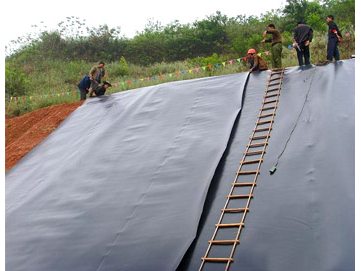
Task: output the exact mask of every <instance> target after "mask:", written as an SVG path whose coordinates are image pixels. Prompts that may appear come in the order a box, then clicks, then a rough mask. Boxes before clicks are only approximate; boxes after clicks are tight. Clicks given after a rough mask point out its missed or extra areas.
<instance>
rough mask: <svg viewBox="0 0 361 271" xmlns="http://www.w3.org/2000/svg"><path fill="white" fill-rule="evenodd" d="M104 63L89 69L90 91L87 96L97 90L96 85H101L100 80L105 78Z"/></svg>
mask: <svg viewBox="0 0 361 271" xmlns="http://www.w3.org/2000/svg"><path fill="white" fill-rule="evenodd" d="M104 67H105V63H104V62H103V61H100V62H99V64H98V65H95V66H93V67H92V68H91V70H90V72H89V78H90V80H91V91H90V94H89V96H90V97H91V96H92V95H93V92H94V91H95V90H96V89H97V87H98V85H99V84H100V83H101V81H102V78H103V77H104V76H105V68H104Z"/></svg>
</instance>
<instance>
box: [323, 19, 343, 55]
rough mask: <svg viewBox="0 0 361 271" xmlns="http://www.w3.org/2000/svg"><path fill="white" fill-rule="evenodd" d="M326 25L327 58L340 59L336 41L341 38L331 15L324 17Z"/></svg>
mask: <svg viewBox="0 0 361 271" xmlns="http://www.w3.org/2000/svg"><path fill="white" fill-rule="evenodd" d="M326 21H327V25H328V43H327V60H328V61H332V60H333V58H335V60H336V61H337V60H340V52H339V51H338V43H339V42H340V41H341V39H342V35H341V32H340V30H339V29H338V27H337V25H336V23H335V22H334V21H333V15H328V16H327V18H326Z"/></svg>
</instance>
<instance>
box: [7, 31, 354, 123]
mask: <svg viewBox="0 0 361 271" xmlns="http://www.w3.org/2000/svg"><path fill="white" fill-rule="evenodd" d="M354 44H355V42H354V37H345V39H344V41H343V42H342V43H341V44H340V46H339V48H340V51H341V59H348V58H350V55H352V54H355V46H354ZM326 47H327V40H325V37H324V36H323V35H320V34H319V35H317V36H315V38H314V40H313V42H312V44H311V63H315V62H317V61H320V60H325V54H326ZM262 49H263V50H262V51H261V52H262V57H263V58H264V59H266V61H267V63H268V65H269V68H271V64H270V63H271V61H270V55H266V54H265V53H264V52H267V51H268V50H269V46H264V47H263V48H262ZM243 57H244V56H234V55H225V56H218V55H217V54H213V55H212V56H210V57H198V58H193V59H187V60H185V61H177V62H172V63H165V62H163V63H156V64H153V65H150V66H146V67H144V66H140V65H135V64H128V63H127V61H126V60H125V59H124V58H121V59H119V61H113V62H110V63H106V64H107V65H106V70H107V74H108V77H107V79H108V80H109V81H110V82H112V83H113V87H112V88H110V89H109V91H108V94H110V93H115V92H119V91H125V90H129V89H134V88H139V87H145V86H150V85H154V84H160V83H165V82H170V81H176V80H185V79H193V78H199V77H207V76H216V75H223V74H231V73H237V72H245V71H248V67H249V65H248V63H247V62H245V61H244V60H243ZM230 60H231V62H230ZM18 61H20V60H18ZM282 61H283V66H284V67H290V66H297V65H298V62H297V57H296V52H295V50H293V49H291V50H290V49H288V48H287V47H286V46H284V48H283V60H282ZM15 62H16V60H15ZM95 64H96V63H95V62H85V61H64V60H51V59H43V60H37V61H33V62H29V63H24V64H22V65H21V66H22V69H23V71H22V74H23V76H24V82H23V83H22V84H24V85H25V89H26V90H25V92H24V93H21V94H18V95H16V93H15V95H7V97H6V101H5V102H6V104H5V109H6V115H8V116H17V115H21V114H24V113H26V112H29V111H32V110H35V109H38V108H42V107H45V106H49V105H53V104H59V103H65V102H72V101H76V100H79V94H78V93H77V84H78V82H79V81H80V80H81V79H82V78H83V77H84V76H85V75H86V74H87V73H88V71H89V70H90V68H91V67H92V66H93V65H95ZM210 67H211V68H210ZM9 70H10V71H11V64H9V65H8V66H7V72H8V71H9ZM9 78H11V75H7V80H8V79H9ZM16 80H19V78H18V76H16V78H14V81H16ZM14 84H16V82H14ZM15 99H16V100H15Z"/></svg>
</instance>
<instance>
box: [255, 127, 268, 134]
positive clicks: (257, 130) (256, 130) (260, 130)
mask: <svg viewBox="0 0 361 271" xmlns="http://www.w3.org/2000/svg"><path fill="white" fill-rule="evenodd" d="M268 130H272V127H271V128H270V127H268V128H258V129H254V130H253V131H254V132H255V133H257V132H264V131H268Z"/></svg>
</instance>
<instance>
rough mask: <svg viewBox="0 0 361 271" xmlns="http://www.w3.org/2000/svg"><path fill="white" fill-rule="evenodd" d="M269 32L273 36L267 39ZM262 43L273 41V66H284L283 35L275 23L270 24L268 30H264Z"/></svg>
mask: <svg viewBox="0 0 361 271" xmlns="http://www.w3.org/2000/svg"><path fill="white" fill-rule="evenodd" d="M267 34H272V37H271V38H269V39H265V38H266V35H267ZM262 36H263V40H262V44H263V43H265V42H271V61H272V67H273V68H282V36H281V34H280V32H279V31H278V30H277V29H276V27H275V25H274V24H270V25H268V28H267V30H266V31H264V32H263V35H262Z"/></svg>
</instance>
